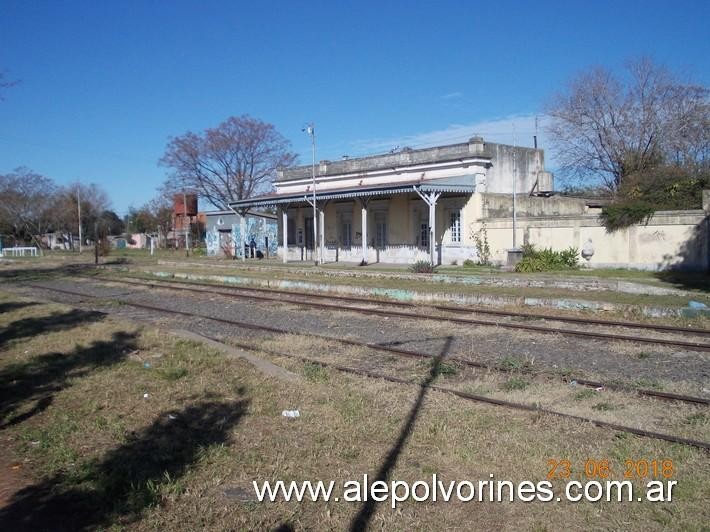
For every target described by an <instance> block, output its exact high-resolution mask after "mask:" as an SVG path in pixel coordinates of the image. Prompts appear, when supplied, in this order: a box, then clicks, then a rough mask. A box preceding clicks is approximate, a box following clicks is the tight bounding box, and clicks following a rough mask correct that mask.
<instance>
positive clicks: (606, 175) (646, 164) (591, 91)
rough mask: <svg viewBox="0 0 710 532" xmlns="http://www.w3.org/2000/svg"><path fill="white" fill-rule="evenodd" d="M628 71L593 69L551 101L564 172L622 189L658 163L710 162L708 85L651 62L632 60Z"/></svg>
mask: <svg viewBox="0 0 710 532" xmlns="http://www.w3.org/2000/svg"><path fill="white" fill-rule="evenodd" d="M625 74H626V75H625V76H624V77H619V76H617V75H615V74H614V73H612V72H611V71H609V70H607V69H604V68H594V69H591V70H589V71H587V72H584V73H582V74H581V75H580V76H578V77H577V78H576V79H574V80H572V82H571V83H570V85H569V87H568V88H567V89H566V91H564V92H562V93H560V94H557V95H555V96H554V97H553V99H552V100H551V102H550V103H549V104H548V105H547V109H546V111H547V114H548V115H549V116H550V118H551V120H550V123H549V126H548V133H549V135H550V138H551V141H552V143H553V152H555V154H556V156H557V158H558V160H559V161H560V163H561V169H562V170H563V171H567V172H570V173H571V174H572V175H575V176H577V177H581V178H588V177H590V176H594V177H601V178H602V180H603V183H604V185H605V186H606V187H607V188H608V189H609V190H610V191H612V192H616V191H617V190H618V189H619V186H620V184H621V182H622V180H623V179H624V178H625V177H626V176H628V175H631V174H635V173H636V174H638V173H639V172H644V171H645V170H647V169H651V168H653V167H655V166H657V165H659V164H682V165H684V166H688V167H691V166H705V165H707V162H708V154H709V153H710V152H709V148H710V128H709V127H708V126H709V125H710V107H709V106H708V94H709V92H708V89H707V88H706V87H701V86H697V85H693V84H690V83H687V82H684V81H682V80H680V79H679V78H678V77H677V76H675V75H673V74H672V73H671V72H670V71H668V70H667V69H666V68H664V67H662V66H659V65H656V64H654V63H653V62H651V61H650V60H648V59H641V60H638V61H634V62H630V63H628V65H627V67H626V71H625Z"/></svg>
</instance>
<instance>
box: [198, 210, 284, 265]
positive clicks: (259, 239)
mask: <svg viewBox="0 0 710 532" xmlns="http://www.w3.org/2000/svg"><path fill="white" fill-rule="evenodd" d="M245 226H246V232H245V235H246V247H247V257H249V256H250V255H251V246H252V245H253V247H254V255H255V256H256V254H257V251H258V252H260V253H261V254H262V255H263V256H269V257H274V256H276V251H277V249H278V236H277V235H278V224H277V223H276V220H273V219H271V218H262V217H259V216H247V218H246V221H245ZM231 228H232V229H231V231H229V232H225V231H219V230H218V228H217V227H216V226H215V227H212V228H211V230H209V231H207V233H206V235H205V244H206V246H207V255H210V256H217V255H227V256H235V257H237V258H241V257H242V256H243V255H244V251H245V250H244V249H241V248H242V246H241V241H242V240H241V224H240V223H239V222H237V223H233V224H232V225H231ZM267 251H268V253H267Z"/></svg>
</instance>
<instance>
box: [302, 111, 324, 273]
mask: <svg viewBox="0 0 710 532" xmlns="http://www.w3.org/2000/svg"><path fill="white" fill-rule="evenodd" d="M304 131H305V132H306V133H307V134H308V136H309V137H311V155H312V159H311V177H312V178H313V263H314V264H315V265H316V266H318V264H319V263H320V262H322V261H323V257H320V256H319V255H320V251H319V252H318V256H317V255H316V249H318V209H317V208H316V130H315V127H314V126H313V122H311V123H310V124H308V125H307V126H306V128H305V129H304Z"/></svg>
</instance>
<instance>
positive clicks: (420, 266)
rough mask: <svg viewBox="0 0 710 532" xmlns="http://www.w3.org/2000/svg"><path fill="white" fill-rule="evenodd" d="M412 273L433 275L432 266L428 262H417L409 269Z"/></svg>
mask: <svg viewBox="0 0 710 532" xmlns="http://www.w3.org/2000/svg"><path fill="white" fill-rule="evenodd" d="M409 270H410V271H411V272H413V273H434V266H433V265H432V263H431V262H429V261H428V260H418V261H417V262H415V263H414V264H412V265H411V266H410V267H409Z"/></svg>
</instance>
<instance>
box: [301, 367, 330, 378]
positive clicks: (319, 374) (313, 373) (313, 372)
mask: <svg viewBox="0 0 710 532" xmlns="http://www.w3.org/2000/svg"><path fill="white" fill-rule="evenodd" d="M303 375H305V377H306V379H308V380H309V381H311V382H326V381H327V380H328V370H327V369H325V367H323V366H321V365H320V364H316V363H315V362H304V364H303Z"/></svg>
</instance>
